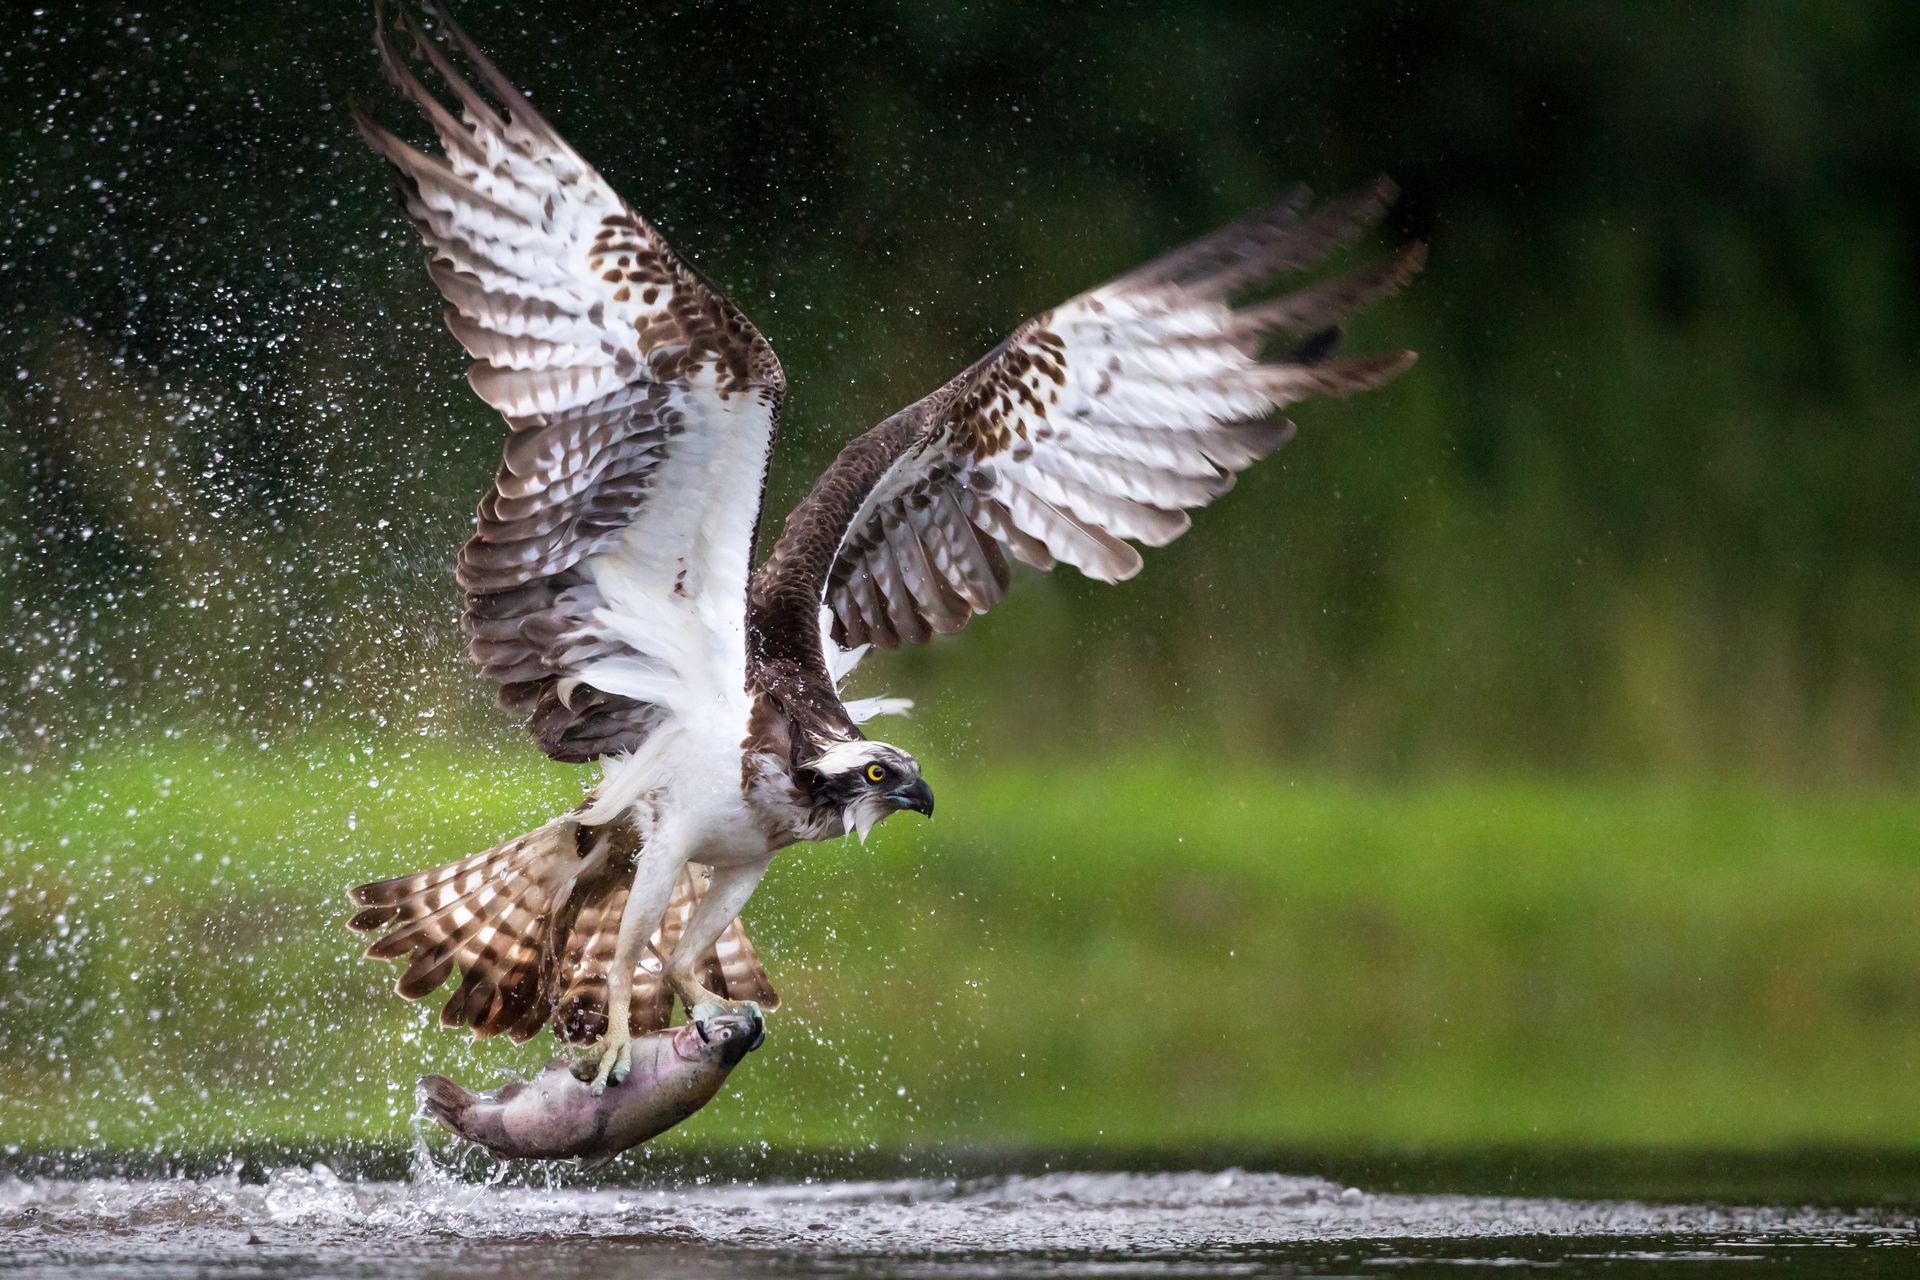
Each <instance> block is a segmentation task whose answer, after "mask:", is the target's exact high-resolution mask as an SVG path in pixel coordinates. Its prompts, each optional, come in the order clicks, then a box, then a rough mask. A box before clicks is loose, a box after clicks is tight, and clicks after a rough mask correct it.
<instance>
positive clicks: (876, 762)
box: [807, 739, 933, 840]
mask: <svg viewBox="0 0 1920 1280" xmlns="http://www.w3.org/2000/svg"><path fill="white" fill-rule="evenodd" d="M807 769H808V771H809V772H810V773H811V774H812V775H813V786H812V788H811V790H812V795H813V804H814V807H815V808H816V809H820V810H825V811H828V812H837V813H838V814H839V817H840V822H841V826H842V827H843V828H845V829H846V830H847V831H851V832H853V833H854V834H856V835H858V836H859V837H860V838H861V839H862V840H865V839H866V838H867V832H869V831H871V830H873V829H874V828H875V827H877V826H879V825H880V823H881V821H882V820H884V819H885V818H886V817H887V815H888V814H891V813H898V812H899V811H900V810H902V809H911V810H913V811H914V812H915V813H924V814H927V815H929V816H931V815H932V814H933V788H931V787H929V786H928V785H927V784H926V782H925V781H924V780H923V779H922V778H921V777H920V762H919V761H918V760H915V759H914V758H913V757H912V756H910V755H908V754H907V753H906V752H904V751H902V750H901V749H900V748H898V747H895V746H889V745H888V744H886V743H884V742H868V741H866V740H864V739H862V740H859V741H855V742H836V743H834V744H833V745H832V746H831V747H828V748H827V749H826V750H825V751H823V752H821V753H820V754H819V755H817V756H815V757H814V758H813V759H812V760H809V761H808V762H807Z"/></svg>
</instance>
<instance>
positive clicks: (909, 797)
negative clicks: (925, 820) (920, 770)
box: [887, 779, 933, 818]
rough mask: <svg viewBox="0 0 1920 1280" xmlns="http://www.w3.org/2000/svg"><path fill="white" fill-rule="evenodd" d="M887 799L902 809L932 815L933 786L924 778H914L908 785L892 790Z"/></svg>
mask: <svg viewBox="0 0 1920 1280" xmlns="http://www.w3.org/2000/svg"><path fill="white" fill-rule="evenodd" d="M887 799H889V800H891V801H893V803H894V804H895V805H896V806H898V807H899V808H902V809H911V810H913V811H914V812H915V813H920V814H925V815H926V816H927V817H929V818H931V817H932V816H933V788H932V787H930V786H928V785H927V784H926V782H925V781H924V780H921V779H915V781H914V783H913V785H912V786H910V787H906V788H903V789H902V790H899V791H896V792H894V793H893V794H892V795H890V796H888V797H887Z"/></svg>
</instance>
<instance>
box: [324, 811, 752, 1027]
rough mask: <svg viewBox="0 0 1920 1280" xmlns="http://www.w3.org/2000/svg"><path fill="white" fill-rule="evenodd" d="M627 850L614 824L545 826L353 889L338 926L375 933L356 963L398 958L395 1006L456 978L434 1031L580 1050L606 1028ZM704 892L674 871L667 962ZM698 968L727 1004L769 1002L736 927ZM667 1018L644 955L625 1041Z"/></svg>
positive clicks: (663, 935) (660, 987)
mask: <svg viewBox="0 0 1920 1280" xmlns="http://www.w3.org/2000/svg"><path fill="white" fill-rule="evenodd" d="M638 851H639V845H638V841H637V839H636V838H635V836H634V833H633V832H632V830H631V828H628V827H625V826H624V825H622V826H617V827H616V826H613V825H609V826H607V827H586V826H582V825H581V824H580V823H578V822H577V821H575V820H574V819H572V818H570V817H569V818H558V819H555V820H554V821H552V822H549V823H548V824H546V825H545V826H543V827H538V828H536V829H535V830H533V831H529V832H527V833H526V834H525V835H523V836H518V837H516V838H515V839H512V840H509V841H507V842H506V843H505V844H502V845H498V846H496V847H494V848H492V849H489V850H487V851H486V852H484V853H477V854H474V855H473V856H472V857H470V858H464V859H462V860H460V861H458V862H450V863H448V864H447V865H445V866H442V867H435V868H433V869H432V870H430V871H419V872H415V873H414V874H412V875H407V876H399V877H397V878H395V879H392V880H381V881H377V882H375V883H373V884H363V885H361V886H360V887H359V888H357V889H354V890H352V891H351V894H350V896H351V897H352V899H353V901H354V902H356V903H358V904H359V905H360V906H361V907H362V910H361V911H360V912H359V913H358V914H357V915H355V916H354V917H353V918H352V919H351V920H349V921H347V925H348V927H349V928H352V929H354V930H356V931H358V932H361V933H371V932H374V931H377V930H382V929H384V930H386V933H385V934H384V936H382V937H380V938H378V939H376V940H375V941H374V942H373V944H372V945H371V946H369V947H368V948H367V950H366V954H367V955H368V956H369V957H372V958H374V959H380V960H393V959H400V958H402V957H407V964H406V968H405V969H404V970H402V972H401V974H400V978H399V981H398V982H396V983H395V985H394V989H395V990H396V991H398V992H399V993H400V995H401V996H403V997H404V998H406V999H408V1000H418V999H420V998H421V997H422V996H425V995H427V994H429V993H430V992H432V991H434V990H436V989H438V988H439V987H440V986H442V985H443V984H444V983H445V982H446V981H447V980H448V979H449V978H450V977H452V976H453V973H454V971H455V970H456V969H458V970H459V973H460V985H459V986H458V987H457V988H456V989H455V991H454V993H453V996H452V998H451V999H449V1000H448V1001H447V1003H446V1005H445V1006H444V1007H442V1008H441V1010H440V1025H441V1026H443V1027H462V1026H464V1027H471V1028H472V1029H473V1031H474V1034H475V1035H481V1036H490V1035H495V1034H497V1033H499V1032H502V1031H504V1032H506V1033H507V1035H508V1037H509V1038H511V1039H512V1040H514V1041H515V1042H516V1043H518V1042H519V1041H523V1040H526V1039H528V1038H529V1037H531V1036H532V1035H533V1034H534V1033H535V1032H537V1031H538V1030H539V1029H540V1028H541V1026H542V1025H543V1024H545V1022H546V1021H547V1019H548V1018H549V1017H552V1018H553V1022H554V1034H555V1035H557V1036H559V1037H560V1038H561V1039H562V1040H567V1041H572V1042H575V1043H583V1044H585V1043H592V1042H593V1041H596V1040H598V1039H600V1037H601V1036H602V1035H603V1034H604V1033H605V1031H606V1027H607V969H608V966H609V965H610V964H611V963H612V961H613V950H614V944H615V942H616V940H617V938H618V934H619V928H620V915H621V912H622V911H623V910H625V908H626V902H627V892H628V890H629V888H630V886H631V885H632V882H633V867H634V857H635V855H636V854H637V853H638ZM706 886H707V873H706V870H705V868H700V867H693V866H689V867H688V868H687V869H686V870H685V871H683V872H682V873H681V876H680V882H679V883H678V884H677V885H676V886H675V887H674V893H673V900H672V902H671V904H670V905H669V906H668V908H667V913H666V917H665V919H664V920H663V921H662V922H661V926H660V929H659V931H658V932H656V933H655V934H654V935H653V944H654V946H655V947H658V948H659V949H660V951H661V952H662V953H663V954H666V955H671V954H673V946H674V944H676V943H677V942H678V941H679V937H680V930H681V929H682V928H683V927H684V925H685V923H686V919H687V916H688V913H690V912H691V911H692V910H693V904H694V903H695V902H697V901H699V899H700V897H701V895H702V894H703V893H705V891H706ZM701 968H702V969H704V970H705V974H704V976H703V978H702V981H704V982H705V983H706V984H707V985H708V986H709V987H711V988H713V989H714V990H716V991H720V992H723V993H725V994H726V995H728V996H729V997H731V998H734V999H742V1000H758V1001H759V1002H760V1003H761V1004H762V1005H763V1006H766V1007H768V1008H772V1007H773V1006H774V1005H776V1004H777V1003H778V997H776V996H775V995H774V993H773V988H772V986H771V985H770V984H769V983H768V981H767V973H766V970H765V968H763V967H762V966H761V964H760V958H759V956H758V955H757V954H756V953H755V951H754V949H753V944H752V943H751V942H750V941H748V939H747V935H746V930H745V929H743V928H742V927H741V924H740V922H739V921H738V920H735V921H734V922H733V923H732V924H731V925H729V926H728V928H727V931H726V932H725V933H723V934H722V935H721V936H720V940H719V942H717V943H716V944H715V945H714V947H713V949H712V950H711V951H709V952H708V954H707V956H706V958H705V960H704V962H703V964H702V965H701ZM672 1014H673V993H672V992H671V991H670V990H668V988H667V985H666V983H665V981H664V980H663V979H662V978H661V977H660V974H659V962H658V961H657V960H656V959H654V958H653V956H652V954H651V953H646V954H644V955H643V956H642V958H641V960H640V962H639V965H638V967H637V969H636V971H635V973H634V981H633V1002H632V1008H631V1011H630V1018H631V1025H632V1029H633V1034H635V1035H642V1034H644V1033H646V1032H648V1031H652V1030H656V1029H658V1028H661V1027H664V1026H666V1025H667V1024H668V1023H669V1022H670V1021H671V1018H672Z"/></svg>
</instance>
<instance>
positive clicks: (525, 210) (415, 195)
mask: <svg viewBox="0 0 1920 1280" xmlns="http://www.w3.org/2000/svg"><path fill="white" fill-rule="evenodd" d="M428 12H429V14H430V15H431V16H432V18H433V23H432V26H431V29H429V26H428V25H427V24H426V23H424V22H422V20H421V18H420V17H419V16H418V15H416V14H415V13H414V12H413V11H412V9H411V8H410V7H408V6H407V5H406V4H401V5H399V6H398V7H397V8H396V9H393V10H392V11H390V10H389V6H388V5H387V4H386V3H385V2H384V0H382V2H381V3H379V4H377V5H376V7H375V45H376V47H377V49H378V51H379V54H380V60H381V65H382V67H383V68H384V69H385V71H386V75H387V79H388V81H389V82H390V83H391V84H393V86H394V87H395V88H396V89H397V90H398V91H399V92H400V94H401V96H403V97H404V98H406V99H407V100H408V101H410V102H412V103H413V104H414V105H415V106H416V107H417V108H418V109H419V110H420V111H421V113H422V114H423V115H424V116H425V118H426V121H427V123H428V125H429V126H430V127H431V128H432V130H433V133H434V135H435V137H436V138H437V139H438V141H439V144H440V154H433V153H431V152H428V151H425V150H422V149H420V148H418V147H415V146H413V145H412V144H410V143H408V142H406V141H404V140H402V139H401V138H399V137H398V136H396V135H395V134H394V133H392V132H391V131H389V130H387V129H385V128H383V127H382V126H380V125H378V124H376V123H374V122H373V121H372V120H371V119H370V118H368V117H367V116H366V115H365V114H364V113H363V112H359V111H357V110H356V112H355V121H356V123H357V124H358V126H359V128H360V131H361V133H362V134H363V135H364V136H365V137H366V139H367V141H368V143H369V144H370V145H372V147H373V148H374V150H375V151H377V152H378V153H379V154H380V155H381V156H383V157H384V158H385V159H386V160H387V161H388V162H389V163H390V164H391V165H392V166H393V167H394V170H395V172H396V173H397V174H398V175H399V178H400V183H401V199H402V204H403V206H404V208H405V210H406V212H407V214H408V216H409V217H411V218H412V219H413V221H414V223H415V225H416V226H417V227H418V228H419V231H420V235H421V238H422V240H423V241H424V242H425V243H426V245H427V248H428V251H429V254H428V258H429V260H428V266H427V270H428V275H429V276H430V278H431V279H432V280H433V283H434V284H435V286H436V287H438V288H439V290H440V292H441V294H442V295H443V296H444V297H445V298H446V300H447V302H448V304H449V308H448V311H447V313H446V322H447V327H448V329H449V330H450V331H451V332H452V333H453V335H454V337H455V338H457V339H458V340H459V341H460V343H461V345H462V346H464V347H465V348H466V349H467V352H468V353H469V354H470V355H472V356H473V357H474V361H475V363H474V365H473V366H472V368H471V369H470V370H469V371H468V381H469V383H470V384H471V385H472V387H473V390H474V392H475V394H477V395H478V396H479V397H480V398H481V399H482V400H484V401H485V402H486V403H487V404H489V405H491V406H492V407H493V408H494V409H496V410H498V411H499V412H500V413H501V414H502V416H504V417H505V418H506V419H507V423H508V426H509V427H510V428H511V431H510V434H509V436H508V440H507V444H506V447H505V449H504V450H503V455H502V460H501V465H500V469H499V471H498V473H497V474H496V476H495V480H494V486H493V489H492V491H491V492H490V493H488V495H487V496H486V498H485V499H484V500H483V501H482V502H481V504H480V508H479V513H478V520H477V523H476V528H475V531H474V534H473V537H472V538H471V539H470V540H469V541H468V543H467V545H466V546H465V548H463V550H462V551H461V554H460V560H459V565H458V569H457V573H456V577H457V578H458V580H459V583H460V585H461V587H462V588H463V589H464V590H465V592H466V593H467V610H466V617H465V619H464V627H465V629H466V631H467V633H468V636H469V643H470V648H471V652H472V655H473V657H474V659H475V661H477V662H478V663H480V665H481V669H482V671H483V673H484V674H485V675H487V676H489V677H490V678H492V679H495V680H498V681H500V682H501V690H500V696H501V701H502V702H503V703H505V704H507V705H508V706H510V707H512V708H514V709H515V710H518V711H521V712H523V713H525V714H527V715H528V717H529V720H528V727H529V728H530V729H531V730H532V731H533V732H534V733H535V735H536V737H537V738H538V740H539V741H540V744H541V746H542V747H543V748H544V749H545V750H546V751H547V752H548V753H549V754H550V755H553V756H555V757H557V758H559V759H565V760H586V759H592V758H594V757H596V756H599V755H603V754H607V753H610V752H615V751H625V750H631V749H633V748H634V747H636V746H637V745H639V743H640V742H641V741H643V740H644V738H645V736H646V735H647V733H649V732H650V731H651V730H652V728H654V727H655V726H657V725H658V724H659V723H661V721H662V719H663V717H666V716H670V715H672V714H674V708H673V706H672V705H669V704H670V703H671V702H672V701H673V697H672V691H673V690H675V689H676V688H679V687H681V686H684V687H686V688H687V689H688V690H689V692H688V693H687V694H686V695H685V696H686V698H687V700H688V705H693V704H695V703H698V702H699V701H700V700H701V699H702V698H704V697H706V696H707V694H708V693H710V692H712V691H713V690H722V691H728V690H731V691H734V696H743V695H740V694H739V693H738V690H739V689H740V687H741V686H742V685H743V683H744V669H745V661H746V658H745V644H744V639H743V635H744V626H743V625H742V619H740V618H739V617H738V616H737V614H734V613H731V612H730V611H729V610H728V608H727V607H726V605H725V604H721V605H720V606H719V607H717V608H708V607H705V606H703V604H702V603H701V602H702V601H703V600H711V601H719V602H728V601H737V600H739V599H741V598H742V597H743V596H744V593H745V590H746V583H747V569H748V557H749V556H750V555H751V552H752V548H751V545H750V544H751V541H752V533H753V529H754V526H755V524H756V523H757V521H758V518H759V508H760V493H761V485H762V480H763V477H764V473H765V468H766V459H767V455H768V452H769V450H770V449H771V447H772V442H773V434H774V431H775V428H776V425H777V420H778V414H779V407H780V403H781V400H782V398H783V396H784V393H785V387H786V383H785V378H784V376H783V375H782V373H781V371H780V365H779V361H778V360H777V359H776V358H775V357H774V355H773V351H772V348H771V347H769V346H768V345H767V343H766V340H765V339H764V338H763V337H761V335H760V334H759V332H758V331H757V330H755V329H754V327H753V326H752V324H751V323H749V322H748V321H747V319H746V317H745V316H743V315H741V314H740V312H739V311H738V309H736V308H735V307H734V306H733V304H732V303H731V302H729V301H728V300H727V299H726V298H725V297H724V296H722V295H721V294H719V293H717V292H716V291H714V290H713V289H712V288H711V287H710V286H709V285H707V284H706V283H705V281H704V280H703V279H702V278H701V277H700V276H699V275H698V273H696V272H695V271H694V270H693V269H692V268H691V267H689V266H687V265H686V264H685V263H684V262H682V261H681V259H680V258H679V257H678V256H677V255H676V254H675V253H674V252H673V250H672V249H671V248H670V247H669V246H668V245H667V243H666V242H665V240H664V239H662V238H661V236H660V235H659V233H658V232H657V231H655V229H654V228H653V227H652V226H651V225H649V224H648V223H647V222H646V221H645V220H644V219H642V218H641V217H640V216H639V215H638V214H636V213H634V212H633V210H632V209H631V208H629V207H628V206H627V204H626V203H625V202H624V201H623V200H621V198H620V197H619V195H618V194H617V193H615V192H614V190H613V188H612V187H611V186H609V185H608V184H607V182H606V180H605V179H603V178H602V177H601V176H600V174H599V173H598V172H596V171H595V170H594V169H593V167H592V166H591V165H589V164H587V163H586V161H584V160H583V159H581V157H580V155H579V154H578V153H577V152H576V151H574V149H573V148H572V147H571V146H569V145H568V144H567V142H566V141H565V140H564V139H563V138H561V136H560V135H559V133H558V132H557V131H556V130H555V129H554V128H553V126H552V125H550V124H549V123H548V122H547V121H546V120H545V119H544V118H543V117H542V116H541V115H540V113H539V112H538V111H536V110H534V108H533V106H532V104H531V103H530V102H528V100H527V99H526V97H525V96H524V95H523V94H521V93H520V91H519V90H518V89H516V88H515V87H514V86H513V84H512V83H511V82H509V81H508V80H507V79H506V77H505V76H504V75H502V74H501V73H500V71H499V69H498V68H497V67H495V66H494V64H493V63H492V62H491V61H490V60H488V58H487V57H486V55H485V54H483V53H482V52H481V51H480V49H479V47H478V46H477V45H475V44H474V42H473V41H472V40H471V39H470V38H469V37H468V36H467V35H466V33H465V32H463V31H461V30H460V28H459V27H458V26H457V25H456V24H454V23H453V22H452V21H451V20H450V19H449V18H448V17H447V16H446V14H445V13H444V11H443V10H440V9H438V8H435V7H431V6H430V7H429V10H428ZM469 77H471V79H470V78H469ZM429 80H430V81H431V82H432V87H429ZM476 83H477V86H478V87H476ZM443 97H444V98H447V99H450V100H451V102H450V103H449V102H448V101H444V100H443ZM640 671H644V672H648V673H650V674H649V678H648V680H647V682H646V685H647V689H646V696H644V697H643V696H640V695H639V694H637V693H636V692H635V691H634V685H633V683H632V677H633V675H634V673H635V672H640ZM662 698H664V699H666V701H662V700H661V699H662ZM435 963H437V961H436V962H435ZM496 995H498V993H489V992H481V991H476V992H474V993H470V997H471V1000H472V1001H485V1000H490V999H493V998H494V997H495V996H496ZM473 1007H474V1009H475V1010H478V1011H481V1012H485V1011H486V1009H487V1008H488V1006H487V1005H485V1004H483V1003H482V1004H475V1005H474V1006H473Z"/></svg>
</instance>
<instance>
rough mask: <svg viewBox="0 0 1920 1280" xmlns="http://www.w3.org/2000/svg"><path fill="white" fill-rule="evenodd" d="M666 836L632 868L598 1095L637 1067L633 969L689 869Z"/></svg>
mask: <svg viewBox="0 0 1920 1280" xmlns="http://www.w3.org/2000/svg"><path fill="white" fill-rule="evenodd" d="M663 835H664V832H656V833H655V834H654V837H653V839H651V840H649V841H647V842H646V844H645V845H643V846H642V848H641V850H640V856H639V857H638V859H636V861H635V864H634V868H633V890H632V892H630V893H628V894H627V905H626V909H625V910H624V911H622V912H621V913H620V936H619V939H618V941H616V942H615V943H614V948H613V963H612V965H610V966H609V967H608V969H607V1030H606V1035H605V1037H604V1038H603V1039H602V1040H601V1042H600V1068H599V1070H598V1071H597V1072H595V1074H594V1077H593V1088H594V1091H595V1092H596V1093H597V1092H599V1091H601V1090H603V1089H605V1088H606V1087H607V1086H608V1085H609V1084H619V1083H620V1082H621V1081H622V1080H624V1079H626V1078H627V1072H628V1070H629V1069H630V1068H631V1066H632V1062H633V1058H632V1052H633V1051H632V1042H633V968H634V966H635V965H636V964H638V963H639V961H640V946H641V944H642V943H644V942H645V941H646V940H647V938H648V937H649V936H650V935H651V934H652V933H653V931H654V930H656V929H658V928H659V927H660V920H661V917H663V916H664V915H666V913H667V901H668V899H670V898H671V897H672V896H673V886H674V882H675V881H676V880H678V879H679V878H680V870H681V868H682V867H684V866H685V865H686V859H685V858H684V857H682V856H680V854H679V852H678V849H679V845H678V843H677V842H676V841H674V840H672V839H671V838H662V837H663Z"/></svg>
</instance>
